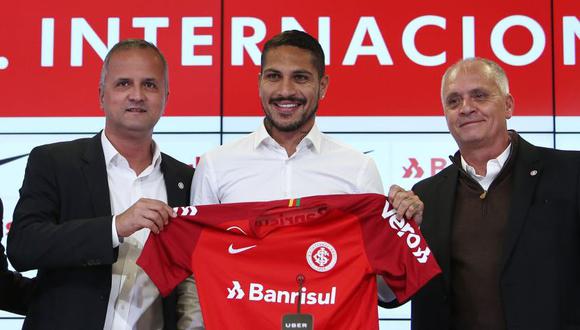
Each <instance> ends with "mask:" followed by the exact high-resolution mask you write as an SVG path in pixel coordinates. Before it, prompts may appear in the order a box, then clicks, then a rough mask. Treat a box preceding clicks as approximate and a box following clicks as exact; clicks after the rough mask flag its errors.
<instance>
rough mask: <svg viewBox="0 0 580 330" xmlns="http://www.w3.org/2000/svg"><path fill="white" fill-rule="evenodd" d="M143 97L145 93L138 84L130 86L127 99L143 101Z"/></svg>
mask: <svg viewBox="0 0 580 330" xmlns="http://www.w3.org/2000/svg"><path fill="white" fill-rule="evenodd" d="M144 98H145V93H143V90H142V88H141V87H140V86H134V87H133V88H131V91H130V92H129V100H131V101H133V102H140V101H143V99H144Z"/></svg>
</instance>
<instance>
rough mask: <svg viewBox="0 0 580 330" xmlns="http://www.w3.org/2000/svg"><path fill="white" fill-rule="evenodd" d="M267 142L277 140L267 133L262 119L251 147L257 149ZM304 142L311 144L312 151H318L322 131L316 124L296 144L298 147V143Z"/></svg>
mask: <svg viewBox="0 0 580 330" xmlns="http://www.w3.org/2000/svg"><path fill="white" fill-rule="evenodd" d="M267 143H275V144H278V142H276V141H275V140H274V139H273V138H272V137H271V136H270V134H268V131H267V130H266V126H265V125H264V121H262V123H261V124H260V127H258V129H257V130H256V137H255V139H254V145H253V147H254V149H257V148H258V147H259V146H260V145H261V144H267ZM304 144H307V145H311V146H312V147H313V149H314V151H316V152H320V145H321V144H322V132H320V129H318V126H316V124H314V126H312V128H311V129H310V132H308V134H306V136H305V137H304V138H303V139H302V141H300V143H299V144H298V145H299V148H300V145H304Z"/></svg>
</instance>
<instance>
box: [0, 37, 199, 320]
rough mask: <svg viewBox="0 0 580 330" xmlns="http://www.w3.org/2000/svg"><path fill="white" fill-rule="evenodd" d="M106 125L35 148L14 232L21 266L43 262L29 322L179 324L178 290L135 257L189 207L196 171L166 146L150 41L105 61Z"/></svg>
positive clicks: (162, 69) (159, 59) (162, 79)
mask: <svg viewBox="0 0 580 330" xmlns="http://www.w3.org/2000/svg"><path fill="white" fill-rule="evenodd" d="M99 90H100V91H99V95H100V105H101V108H102V109H103V111H104V113H105V117H106V121H105V128H104V130H103V131H102V132H101V133H99V134H97V135H95V136H94V137H92V138H87V139H79V140H75V141H70V142H62V143H54V144H49V145H43V146H40V147H36V148H34V149H33V150H32V151H31V153H30V156H29V159H28V164H27V167H26V173H25V177H24V182H23V184H22V188H21V189H20V200H19V201H18V204H17V205H16V208H15V211H14V218H13V224H12V228H11V230H10V233H9V235H8V256H9V258H10V261H11V262H12V265H13V266H14V267H15V268H16V269H17V270H20V271H26V270H30V269H38V276H37V286H36V289H35V292H34V297H33V299H32V302H31V303H30V306H29V309H28V314H27V317H26V320H25V321H24V329H47V328H50V329H60V330H62V329H71V330H72V329H95V330H97V329H99V330H100V329H115V330H116V329H159V330H160V329H176V328H177V322H178V320H177V319H178V315H177V314H178V313H177V307H176V304H177V297H176V295H177V294H176V293H174V294H171V295H169V296H168V297H167V298H162V297H161V296H160V295H159V291H158V290H157V288H156V287H155V285H154V284H153V283H152V281H151V280H150V279H149V277H148V276H147V275H146V274H145V273H144V272H143V270H142V269H140V268H139V267H138V266H137V265H136V263H135V261H136V259H137V257H138V256H139V254H140V252H141V249H142V248H143V245H144V243H145V240H146V239H147V236H148V235H149V233H150V232H152V233H154V234H157V233H159V232H160V231H162V230H163V229H164V227H165V226H167V224H168V222H169V221H170V218H171V217H173V216H175V214H174V211H173V209H172V207H171V206H180V205H186V204H188V202H189V198H190V196H189V195H190V183H191V180H192V176H193V169H192V168H191V167H190V166H187V165H186V164H183V163H181V162H179V161H177V160H175V159H173V158H171V157H170V156H168V155H166V154H163V153H161V152H160V150H159V147H158V145H157V144H156V143H155V141H153V128H154V126H155V124H156V123H157V122H158V121H159V119H160V117H161V115H162V114H163V112H164V110H165V105H166V103H167V97H168V95H169V89H168V73H167V63H166V61H165V58H164V57H163V54H161V52H160V51H159V49H157V47H155V46H154V45H153V44H151V43H149V42H146V41H144V40H135V39H134V40H125V41H121V42H120V43H118V44H117V45H115V46H114V47H113V48H112V49H111V50H110V51H109V53H108V54H107V57H106V58H105V61H104V64H103V68H102V72H101V79H100V84H99Z"/></svg>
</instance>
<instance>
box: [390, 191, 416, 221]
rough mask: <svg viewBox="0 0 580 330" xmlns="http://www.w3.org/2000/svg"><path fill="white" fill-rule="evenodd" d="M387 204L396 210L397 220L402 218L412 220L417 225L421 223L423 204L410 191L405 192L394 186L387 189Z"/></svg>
mask: <svg viewBox="0 0 580 330" xmlns="http://www.w3.org/2000/svg"><path fill="white" fill-rule="evenodd" d="M388 198H389V203H391V205H393V208H394V209H395V210H397V218H398V219H401V218H402V217H403V216H404V217H406V218H407V219H411V218H413V219H414V220H415V222H417V225H421V222H423V208H424V205H423V202H422V201H421V200H420V199H419V196H417V195H415V193H414V192H413V191H412V190H405V189H403V188H401V187H399V186H397V185H396V184H394V185H392V186H391V187H390V188H389V195H388Z"/></svg>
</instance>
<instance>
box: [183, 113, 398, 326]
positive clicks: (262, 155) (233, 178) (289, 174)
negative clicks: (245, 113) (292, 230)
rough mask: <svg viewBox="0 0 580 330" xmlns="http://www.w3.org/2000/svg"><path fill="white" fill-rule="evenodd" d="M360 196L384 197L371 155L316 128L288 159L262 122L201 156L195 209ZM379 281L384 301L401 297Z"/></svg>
mask: <svg viewBox="0 0 580 330" xmlns="http://www.w3.org/2000/svg"><path fill="white" fill-rule="evenodd" d="M360 193H377V194H384V189H383V183H382V180H381V176H380V174H379V171H378V169H377V166H376V164H375V162H374V160H373V159H372V158H371V157H369V156H368V155H365V154H363V153H361V152H360V151H358V150H356V149H354V148H352V147H350V146H348V145H346V144H344V143H342V142H340V141H338V140H335V139H333V138H331V137H329V136H327V135H326V134H323V133H322V132H320V130H319V129H318V127H317V126H316V125H314V126H313V127H312V129H311V130H310V132H308V134H307V135H306V136H305V137H304V138H303V139H302V141H300V143H299V144H298V146H297V147H296V152H295V153H294V154H292V155H291V156H288V153H287V152H286V149H284V147H282V146H281V145H280V144H278V142H276V141H275V140H274V139H273V138H272V137H271V136H270V135H269V134H268V131H267V130H266V127H265V126H264V124H263V122H262V124H261V125H260V127H259V128H258V130H257V131H255V132H254V133H251V134H249V135H247V136H245V137H243V138H241V139H239V140H237V141H234V142H231V143H228V144H225V145H223V146H220V147H218V148H216V149H214V150H211V151H209V152H207V153H206V154H205V155H203V156H202V157H201V160H200V162H199V164H198V166H197V167H196V169H195V175H194V176H193V183H192V185H191V205H207V204H218V203H236V202H255V201H269V200H279V199H287V198H300V197H306V196H315V195H334V194H360ZM377 283H378V289H379V297H380V298H381V300H384V301H391V300H393V299H394V298H395V296H394V293H393V291H392V290H391V289H390V288H389V287H388V286H387V285H386V284H385V282H384V281H383V280H382V277H378V282H377ZM199 322H200V323H201V324H203V323H202V322H203V321H202V320H199Z"/></svg>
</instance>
